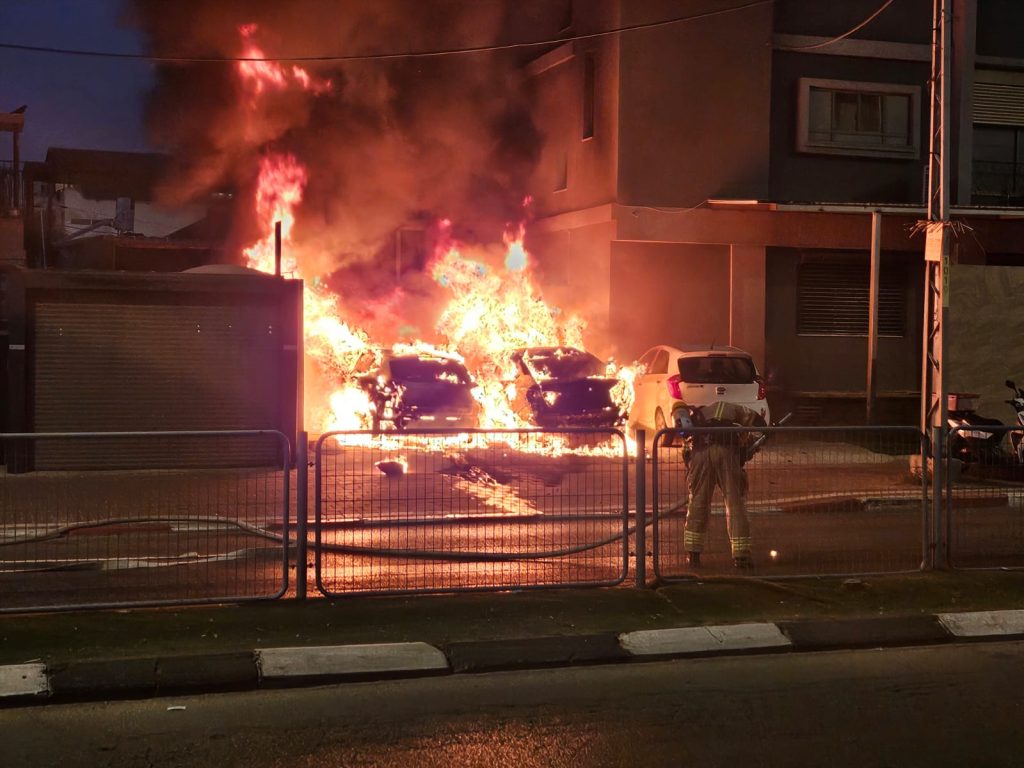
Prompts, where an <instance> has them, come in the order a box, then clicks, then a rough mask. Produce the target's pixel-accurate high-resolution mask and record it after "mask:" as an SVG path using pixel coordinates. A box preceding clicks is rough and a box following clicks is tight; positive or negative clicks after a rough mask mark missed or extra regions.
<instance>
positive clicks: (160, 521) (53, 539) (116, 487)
mask: <svg viewBox="0 0 1024 768" xmlns="http://www.w3.org/2000/svg"><path fill="white" fill-rule="evenodd" d="M53 441H59V442H61V443H64V444H71V443H75V442H82V443H85V442H87V443H88V444H89V445H92V446H94V448H93V450H104V447H105V449H106V450H109V451H112V452H123V451H124V446H125V445H126V444H128V445H136V444H144V445H146V452H145V453H146V455H147V456H150V457H153V458H155V459H156V461H157V463H156V464H155V465H154V467H150V468H147V469H131V470H127V469H117V470H111V469H103V470H98V469H92V470H60V471H57V470H48V471H35V472H25V473H20V474H10V473H6V474H5V473H2V472H0V612H21V611H48V610H67V609H86V608H110V607H127V606H132V607H135V606H146V605H185V604H194V603H220V602H226V601H231V602H238V601H244V600H265V599H274V598H278V597H281V596H283V595H284V594H285V593H286V592H287V590H288V564H289V563H288V555H289V549H290V547H289V527H290V526H289V520H288V510H289V507H290V499H289V497H290V495H291V479H290V471H291V452H290V445H289V442H288V438H287V437H285V435H284V434H282V433H281V432H276V431H236V432H162V433H160V432H156V433H152V432H151V433H146V432H105V433H78V434H72V433H53V434H4V435H0V442H2V444H3V446H4V449H5V451H6V452H8V453H15V454H17V453H20V452H30V451H33V450H34V449H35V448H36V446H37V445H38V444H42V443H46V442H53ZM197 443H205V444H206V445H208V446H209V447H210V448H211V450H213V449H215V448H216V447H218V446H219V449H220V450H224V451H228V452H231V451H232V444H233V443H235V444H241V445H254V444H255V445H258V446H259V448H260V451H261V452H265V453H268V454H269V455H272V456H273V460H272V463H269V464H265V465H262V466H251V467H241V468H239V467H235V468H224V467H219V466H214V467H210V466H202V465H199V466H196V465H193V466H191V467H188V468H183V467H180V466H178V467H175V468H171V469H169V468H167V464H166V463H162V462H161V459H164V458H170V457H173V456H174V455H178V454H181V453H182V452H187V450H188V448H189V446H193V445H196V444H197ZM97 463H98V464H99V466H104V464H105V462H104V461H102V457H100V460H99V461H98V462H97ZM160 467H163V468H160Z"/></svg>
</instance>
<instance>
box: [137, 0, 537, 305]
mask: <svg viewBox="0 0 1024 768" xmlns="http://www.w3.org/2000/svg"><path fill="white" fill-rule="evenodd" d="M517 7H518V4H517V3H516V2H515V0H486V1H484V2H464V1H462V0H344V1H343V2H342V1H339V0H290V1H289V2H286V3H282V2H280V1H279V0H274V1H273V2H270V1H269V0H268V1H264V0H221V1H220V2H209V0H176V1H175V2H174V3H167V2H163V0H134V1H133V2H132V3H131V6H130V9H131V18H132V21H133V22H134V23H136V24H138V25H139V26H140V27H141V28H142V29H143V30H144V32H145V34H146V36H147V38H148V41H149V44H150V48H151V51H152V53H154V54H156V55H160V56H174V57H196V58H201V57H237V56H240V55H244V50H245V48H244V46H245V39H244V35H243V30H249V35H250V37H249V39H250V40H251V41H252V42H253V43H254V44H256V45H258V47H259V49H260V50H261V51H262V52H263V53H264V55H266V56H267V57H268V58H271V59H272V58H274V57H278V56H280V57H296V56H302V57H332V56H346V57H351V56H365V55H375V54H382V53H393V52H407V51H422V50H438V49H455V48H464V47H475V46H486V45H489V44H493V43H495V42H499V41H502V40H503V39H506V38H507V37H508V35H509V24H510V20H511V19H513V18H515V17H516V13H515V12H516V10H517ZM520 23H521V22H520ZM519 63H520V62H519V61H517V60H516V58H515V55H513V54H509V53H505V52H486V53H478V54H467V55H457V56H439V57H414V58H396V59H372V60H362V61H347V62H338V61H324V62H322V63H309V62H303V63H302V64H301V66H302V68H303V69H304V70H305V71H306V73H308V76H309V77H310V78H312V79H313V80H314V81H315V82H316V83H319V84H321V86H322V87H311V88H309V89H303V88H301V87H290V88H281V89H267V91H266V92H263V93H261V94H259V98H258V99H255V98H254V97H253V93H252V90H251V89H249V90H247V88H246V85H245V83H244V82H243V79H242V78H240V77H239V75H238V71H237V67H238V65H237V63H221V62H215V63H164V64H158V73H157V85H156V87H155V89H154V90H153V92H152V93H151V95H150V98H149V101H148V104H147V123H148V126H149V129H150V133H151V136H152V138H153V140H154V141H155V142H156V143H157V144H158V145H159V146H160V147H162V148H163V149H165V150H166V151H167V152H168V153H169V154H170V155H171V156H172V157H173V158H174V164H175V169H176V170H175V172H174V174H173V175H172V177H171V178H169V179H168V181H167V183H166V185H165V187H164V189H163V193H164V198H165V199H167V200H169V201H182V200H186V199H193V198H196V197H200V196H203V195H205V194H208V193H209V192H211V191H213V190H216V189H219V188H225V187H227V188H232V189H234V190H235V191H236V192H237V193H238V195H237V199H238V200H239V204H238V210H237V211H236V214H237V215H236V222H237V231H236V232H235V233H234V237H235V239H236V243H238V244H244V243H245V242H247V241H251V240H252V238H253V236H254V235H255V234H256V233H254V232H252V231H251V227H252V226H253V223H252V222H251V221H248V222H247V221H246V216H247V215H250V214H248V210H250V209H251V207H252V206H251V200H252V186H253V184H254V182H255V176H256V171H257V169H258V167H259V159H260V157H261V156H263V155H264V154H265V153H266V152H268V151H287V152H291V153H293V154H294V155H295V156H296V157H298V158H300V159H301V161H302V162H303V163H304V164H305V166H306V168H307V171H308V174H309V180H308V183H307V186H306V190H305V195H304V200H303V203H302V205H301V207H300V208H299V210H298V211H297V220H296V227H295V230H294V231H295V237H296V238H297V243H296V247H297V248H298V249H299V250H300V251H301V254H302V258H303V259H304V260H306V261H307V262H308V261H310V260H312V261H316V262H318V263H314V264H309V263H306V264H303V267H304V269H303V271H304V272H305V273H307V274H313V275H321V276H329V275H332V274H333V275H335V277H334V278H333V279H335V280H341V281H343V282H345V283H347V284H350V285H355V286H358V288H359V290H361V291H362V292H363V295H370V296H373V295H375V294H380V295H383V292H384V291H385V290H386V289H388V288H393V287H394V283H393V282H392V283H390V285H388V280H387V279H385V278H384V276H385V275H387V276H389V277H396V276H397V278H399V279H401V278H402V275H403V273H404V272H406V271H409V270H411V269H413V270H414V269H415V268H416V267H422V264H416V263H413V262H410V261H409V260H408V259H407V260H406V262H401V261H400V260H399V262H398V263H396V260H395V255H394V254H395V238H396V231H398V230H402V229H409V228H411V229H416V230H422V229H424V227H425V225H429V223H430V222H432V221H434V220H436V219H437V218H438V217H446V218H449V219H451V221H452V222H453V224H454V225H455V227H456V228H457V229H456V233H457V235H458V236H459V237H460V238H461V239H463V240H466V241H469V242H473V241H476V242H480V243H490V242H499V243H500V241H501V234H502V232H503V231H504V229H505V228H506V226H507V224H508V222H510V221H515V220H517V219H519V218H521V216H522V207H521V206H522V200H523V197H524V194H525V190H526V180H527V177H528V175H529V173H530V172H531V170H532V168H533V166H534V164H535V163H536V160H537V158H538V154H539V150H540V143H541V137H540V135H539V133H538V131H537V130H536V128H535V126H534V124H533V122H532V121H531V119H530V116H529V94H528V89H527V88H526V84H525V81H524V78H523V75H522V71H521V67H520V66H519ZM280 67H281V68H283V69H284V70H285V71H286V72H290V71H291V67H292V64H291V63H290V62H286V61H282V62H280ZM289 76H291V75H289ZM328 82H329V84H330V86H329V87H326V86H325V85H323V84H325V83H328ZM259 234H263V233H259ZM428 236H429V227H428ZM418 279H419V278H418V277H416V276H409V277H408V278H407V280H408V281H409V283H410V284H409V286H407V287H409V288H413V287H414V284H415V283H416V281H417V280H418Z"/></svg>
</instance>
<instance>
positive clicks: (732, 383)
mask: <svg viewBox="0 0 1024 768" xmlns="http://www.w3.org/2000/svg"><path fill="white" fill-rule="evenodd" d="M637 366H638V370H637V374H636V378H635V379H634V381H633V392H634V400H633V407H632V408H631V409H630V411H629V418H628V426H629V429H630V433H631V434H635V433H636V430H638V429H644V430H646V431H647V443H648V445H650V444H651V441H652V440H653V437H654V435H655V434H656V433H657V432H658V431H660V430H662V429H665V428H666V427H670V426H672V425H671V418H672V409H673V407H675V406H676V405H678V404H680V403H684V404H686V405H693V406H701V405H710V404H712V403H717V402H719V401H723V400H724V401H725V402H729V403H736V404H737V405H743V406H746V407H747V408H749V409H750V410H752V411H754V412H755V413H758V414H760V415H761V416H762V417H763V418H764V421H765V423H766V424H770V423H771V414H770V413H769V411H768V400H767V398H766V392H765V385H764V380H763V379H762V378H761V376H760V374H759V373H758V372H757V368H756V366H755V365H754V360H753V358H751V356H750V354H749V353H747V352H744V351H743V350H742V349H737V348H736V347H720V346H710V347H707V346H704V347H682V348H679V347H667V346H658V347H653V348H652V349H649V350H647V352H645V353H644V354H643V356H642V357H641V358H640V360H639V361H638V363H637Z"/></svg>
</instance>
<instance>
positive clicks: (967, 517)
mask: <svg viewBox="0 0 1024 768" xmlns="http://www.w3.org/2000/svg"><path fill="white" fill-rule="evenodd" d="M1022 440H1024V429H1021V428H1019V427H1005V428H1003V427H986V428H985V431H984V432H980V433H979V432H978V431H977V430H973V429H971V428H963V429H952V430H950V433H949V444H948V445H949V451H948V452H947V455H949V456H952V457H953V458H952V459H950V461H949V462H948V464H947V467H948V470H947V474H946V477H947V479H948V481H949V482H948V486H947V493H946V499H945V512H946V515H947V521H948V538H949V558H950V564H951V565H952V566H953V567H956V568H1022V567H1024V462H1022V461H1021V456H1022V454H1024V450H1019V449H1018V444H1019V443H1021V441H1022ZM957 457H960V458H957ZM961 459H966V460H961Z"/></svg>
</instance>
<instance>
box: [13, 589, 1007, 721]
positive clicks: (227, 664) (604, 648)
mask: <svg viewBox="0 0 1024 768" xmlns="http://www.w3.org/2000/svg"><path fill="white" fill-rule="evenodd" d="M1021 609H1024V572H1017V571H1010V572H956V573H951V572H935V573H924V574H913V575H909V576H907V575H904V576H877V577H864V578H861V579H847V580H844V579H802V580H792V581H767V580H761V579H740V578H732V577H728V578H707V579H704V580H701V581H695V582H693V583H685V584H677V585H673V586H669V587H661V588H659V589H647V590H637V589H633V588H628V587H622V588H616V589H593V590H583V589H576V590H551V591H530V592H512V593H497V594H492V593H464V594H457V595H441V596H409V597H388V598H383V597H382V598H367V597H359V598H346V599H341V600H333V601H328V600H323V599H317V598H312V599H310V600H308V601H306V602H305V603H297V602H295V601H292V600H289V601H278V602H273V603H259V604H255V603H249V604H243V605H225V606H212V607H197V608H173V609H138V610H120V611H103V612H90V613H64V614H42V615H9V616H3V617H0V704H5V703H6V704H34V703H45V702H60V701H69V700H76V699H109V698H123V697H139V696H159V695H171V694H181V693H186V692H206V691H219V690H238V689H246V688H257V687H270V686H282V685H296V684H309V683H324V682H329V681H339V680H368V679H379V678H394V677H406V676H416V675H424V674H452V673H456V674H459V673H468V672H480V671H491V670H499V669H522V668H537V667H546V666H566V665H572V664H596V663H606V662H623V661H642V660H646V659H662V658H673V657H688V656H709V655H717V654H723V653H732V654H735V653H779V652H793V651H811V650H823V649H830V648H857V647H884V646H889V645H914V644H927V643H940V642H950V641H960V640H968V639H970V640H978V639H1007V638H1010V637H1024V610H1021Z"/></svg>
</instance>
